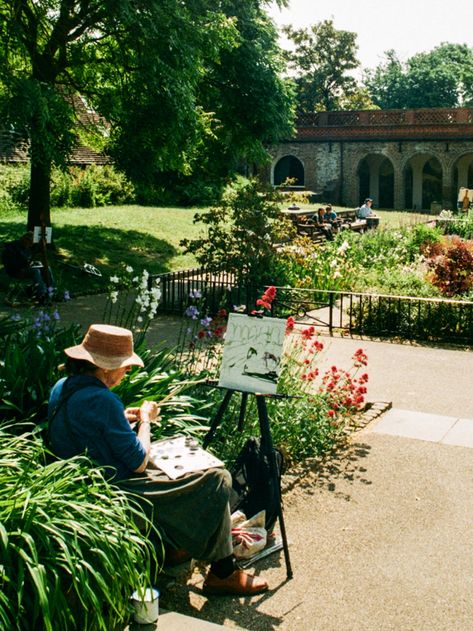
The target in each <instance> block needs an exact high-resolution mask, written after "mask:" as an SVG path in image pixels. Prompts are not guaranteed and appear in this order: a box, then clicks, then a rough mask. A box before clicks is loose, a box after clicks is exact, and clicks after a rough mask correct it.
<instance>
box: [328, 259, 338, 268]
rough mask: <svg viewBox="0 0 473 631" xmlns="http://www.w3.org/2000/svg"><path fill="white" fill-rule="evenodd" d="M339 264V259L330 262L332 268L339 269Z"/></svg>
mask: <svg viewBox="0 0 473 631" xmlns="http://www.w3.org/2000/svg"><path fill="white" fill-rule="evenodd" d="M337 265H338V263H337V259H333V260H331V261H330V267H337Z"/></svg>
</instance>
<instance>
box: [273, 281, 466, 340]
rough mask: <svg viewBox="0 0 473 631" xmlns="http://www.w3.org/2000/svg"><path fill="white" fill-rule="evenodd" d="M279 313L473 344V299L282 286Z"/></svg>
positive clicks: (373, 332)
mask: <svg viewBox="0 0 473 631" xmlns="http://www.w3.org/2000/svg"><path fill="white" fill-rule="evenodd" d="M272 314H273V315H274V316H275V317H285V318H286V317H288V316H293V317H294V318H295V319H296V321H302V322H305V323H313V324H314V325H316V326H318V327H319V328H326V329H328V330H329V332H330V333H333V332H335V331H340V332H346V333H347V334H356V335H364V336H366V337H381V338H400V339H405V340H419V341H421V340H422V341H431V342H442V341H443V342H449V343H457V344H462V345H465V344H472V343H473V302H470V301H460V300H447V299H436V298H415V297H412V296H389V295H383V294H364V293H355V292H341V291H321V290H314V289H290V288H287V287H278V288H277V293H276V299H275V301H274V303H273V309H272Z"/></svg>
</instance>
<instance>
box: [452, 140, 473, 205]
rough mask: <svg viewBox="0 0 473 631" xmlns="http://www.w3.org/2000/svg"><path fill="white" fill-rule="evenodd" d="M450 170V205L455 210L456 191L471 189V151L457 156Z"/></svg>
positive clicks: (472, 166)
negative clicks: (451, 186) (461, 188)
mask: <svg viewBox="0 0 473 631" xmlns="http://www.w3.org/2000/svg"><path fill="white" fill-rule="evenodd" d="M452 168H453V171H452V183H453V199H452V204H453V208H456V204H457V198H458V190H459V189H460V187H461V186H463V187H464V188H473V151H472V152H469V153H464V154H462V155H460V156H457V158H456V160H455V162H454V163H453V167H452Z"/></svg>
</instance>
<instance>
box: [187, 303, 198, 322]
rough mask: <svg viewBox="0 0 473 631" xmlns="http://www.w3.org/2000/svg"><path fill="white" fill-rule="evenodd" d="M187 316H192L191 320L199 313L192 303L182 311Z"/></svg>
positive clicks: (195, 318)
mask: <svg viewBox="0 0 473 631" xmlns="http://www.w3.org/2000/svg"><path fill="white" fill-rule="evenodd" d="M184 315H186V316H187V317H188V318H192V319H193V320H197V316H198V315H199V310H198V309H197V307H195V306H194V305H190V307H187V309H186V310H185V312H184Z"/></svg>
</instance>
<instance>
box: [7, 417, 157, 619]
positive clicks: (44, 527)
mask: <svg viewBox="0 0 473 631" xmlns="http://www.w3.org/2000/svg"><path fill="white" fill-rule="evenodd" d="M0 445H1V446H0V561H1V564H0V628H3V629H25V630H26V629H35V630H38V631H39V630H43V629H44V630H45V631H56V630H57V629H62V630H64V631H67V630H69V629H70V630H75V629H79V628H80V629H81V631H101V630H103V631H109V630H110V629H112V628H114V626H115V625H117V624H118V623H124V622H125V621H127V619H128V618H129V615H130V613H131V612H130V595H131V594H132V592H133V591H134V590H135V589H144V588H146V587H147V586H149V585H150V584H151V581H152V576H151V574H152V570H151V567H152V565H154V566H155V564H156V558H155V552H154V549H153V547H152V545H151V544H150V543H149V541H148V540H147V538H145V537H144V536H143V534H142V533H141V532H140V531H139V529H138V527H137V525H135V522H134V519H135V518H136V519H137V520H138V519H139V520H140V521H141V523H142V524H144V526H145V528H146V529H147V530H148V531H149V529H150V525H149V524H147V522H146V520H145V518H144V515H143V513H142V511H141V510H139V509H138V508H134V507H133V505H132V500H131V498H130V496H127V495H126V494H125V493H124V492H123V491H121V490H119V489H118V488H117V487H114V486H112V485H110V484H109V483H108V482H107V481H106V480H105V479H104V477H103V474H102V472H101V470H100V469H97V468H94V466H93V464H92V463H91V462H90V461H89V460H88V459H87V458H85V457H77V458H73V459H70V460H67V461H60V460H58V461H54V462H52V463H50V464H42V463H43V462H44V456H45V453H44V447H43V446H42V443H41V441H39V440H38V439H37V438H35V437H34V436H32V435H30V434H24V435H22V436H11V435H9V434H8V433H7V432H6V431H5V429H0Z"/></svg>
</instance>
